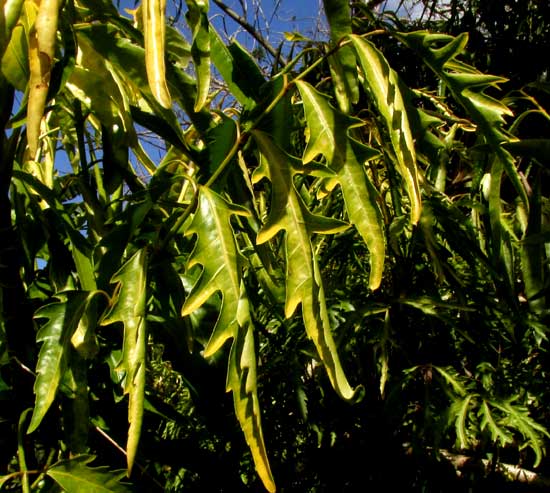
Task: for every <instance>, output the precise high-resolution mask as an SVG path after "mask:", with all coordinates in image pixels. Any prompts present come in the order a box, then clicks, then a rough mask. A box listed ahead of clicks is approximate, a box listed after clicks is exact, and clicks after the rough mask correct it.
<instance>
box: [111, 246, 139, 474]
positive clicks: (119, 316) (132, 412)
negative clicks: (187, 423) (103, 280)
mask: <svg viewBox="0 0 550 493" xmlns="http://www.w3.org/2000/svg"><path fill="white" fill-rule="evenodd" d="M111 283H117V288H116V292H115V296H114V301H113V304H112V306H111V310H110V312H109V313H108V314H107V316H106V317H105V318H104V319H103V320H102V325H107V324H111V323H115V322H122V323H123V324H124V342H123V350H122V360H121V362H120V364H119V366H118V370H120V371H123V372H124V373H125V381H124V393H125V394H128V396H129V403H128V422H129V425H130V426H129V428H128V441H127V444H126V453H127V463H128V475H130V474H131V472H132V466H133V464H134V460H135V457H136V452H137V448H138V444H139V437H140V434H141V423H142V420H143V403H144V396H145V357H146V354H145V353H146V344H147V330H146V318H145V316H146V310H145V304H146V295H147V251H146V249H145V248H142V249H140V250H138V251H137V252H136V253H134V254H133V255H132V257H130V258H129V259H128V260H127V261H126V262H125V263H124V265H123V266H122V267H121V268H120V269H119V270H118V271H117V272H116V273H115V274H114V275H113V277H112V278H111Z"/></svg>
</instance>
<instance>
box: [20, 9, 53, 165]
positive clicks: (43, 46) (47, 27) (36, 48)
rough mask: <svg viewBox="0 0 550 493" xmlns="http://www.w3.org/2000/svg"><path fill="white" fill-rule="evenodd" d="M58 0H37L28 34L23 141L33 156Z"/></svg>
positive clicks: (41, 110)
mask: <svg viewBox="0 0 550 493" xmlns="http://www.w3.org/2000/svg"><path fill="white" fill-rule="evenodd" d="M60 7H61V0H40V6H39V9H38V15H37V16H36V21H35V23H34V28H33V29H32V30H31V33H30V36H29V67H30V80H29V101H28V103H27V143H28V146H29V154H30V157H31V159H34V156H35V154H36V150H37V149H38V138H39V136H40V122H41V121H42V116H43V115H44V108H45V106H46V98H47V96H48V88H49V86H50V76H51V71H52V65H53V58H54V55H55V41H56V36H57V20H58V16H59V8H60Z"/></svg>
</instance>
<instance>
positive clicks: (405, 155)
mask: <svg viewBox="0 0 550 493" xmlns="http://www.w3.org/2000/svg"><path fill="white" fill-rule="evenodd" d="M350 39H351V41H352V45H353V46H354V47H355V50H356V53H357V58H358V60H359V64H360V67H361V69H362V71H363V73H364V79H363V85H364V86H365V88H366V89H367V91H368V92H369V93H370V94H371V97H372V98H373V100H374V103H375V104H376V106H377V108H378V111H379V112H380V114H381V115H382V117H383V119H384V122H385V124H386V128H387V131H388V132H389V134H390V140H391V143H392V147H393V152H394V153H395V158H396V160H397V164H398V167H397V169H398V171H399V173H400V174H401V176H402V177H403V181H404V183H405V189H406V190H407V194H408V196H409V200H410V207H411V221H412V223H413V224H416V223H417V222H418V220H419V219H420V210H421V197H420V188H419V185H418V171H417V168H416V151H415V147H414V142H413V138H412V134H411V130H410V127H409V120H408V117H407V110H406V108H405V102H404V100H403V96H402V95H401V91H400V89H399V81H398V78H397V74H396V73H395V71H394V70H393V69H392V68H391V67H390V65H389V64H388V62H387V60H386V59H385V58H384V55H382V53H380V51H379V50H378V49H377V48H376V47H375V46H374V45H373V44H372V43H371V42H370V41H368V40H366V39H363V38H360V37H359V36H355V35H354V36H350Z"/></svg>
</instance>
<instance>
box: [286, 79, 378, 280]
mask: <svg viewBox="0 0 550 493" xmlns="http://www.w3.org/2000/svg"><path fill="white" fill-rule="evenodd" d="M296 85H297V86H298V89H299V91H300V94H301V96H302V101H303V104H304V111H305V115H306V121H307V125H308V128H309V139H308V142H307V146H306V150H305V151H304V157H303V161H304V162H305V163H308V162H310V161H311V160H312V159H314V158H315V157H316V156H318V155H319V154H322V155H323V156H324V157H325V158H326V159H327V163H328V165H329V166H330V168H331V169H332V170H333V171H334V173H335V175H336V180H337V181H338V183H339V184H340V187H341V188H342V194H343V196H344V202H345V204H346V210H347V212H348V216H349V219H350V221H351V223H352V224H353V225H354V226H355V227H356V228H357V231H358V232H359V234H360V235H361V237H362V238H363V240H364V241H365V243H366V245H367V247H368V249H369V252H370V266H371V271H370V278H369V287H370V288H371V289H377V288H378V287H379V286H380V282H381V281H382V274H383V271H384V258H385V250H386V244H385V235H384V224H383V221H382V214H381V212H380V208H379V207H378V204H377V202H376V200H377V193H376V190H375V188H374V186H373V185H372V184H371V182H370V180H369V178H368V176H367V174H366V173H365V170H364V167H363V164H362V163H359V162H358V160H357V156H356V154H355V152H354V148H353V145H352V140H351V137H350V136H349V131H350V127H352V126H354V125H355V126H357V125H358V124H361V121H360V120H356V119H353V118H350V117H348V116H347V115H344V114H343V113H341V112H340V111H338V110H336V109H335V108H333V107H332V106H330V104H329V102H328V99H327V98H326V97H325V96H323V95H322V94H321V93H319V92H318V91H316V90H315V89H314V88H313V87H312V86H311V85H310V84H308V83H307V82H303V81H298V82H296ZM356 145H359V144H358V143H357V144H356ZM377 155H378V153H377V152H376V151H374V150H371V156H372V157H374V156H377Z"/></svg>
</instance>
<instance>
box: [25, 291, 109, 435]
mask: <svg viewBox="0 0 550 493" xmlns="http://www.w3.org/2000/svg"><path fill="white" fill-rule="evenodd" d="M97 293H98V292H97V291H96V292H86V291H67V292H63V293H59V294H58V295H57V298H58V299H59V301H56V302H54V303H50V304H49V305H46V306H44V307H42V308H41V309H40V310H38V311H37V312H36V314H35V318H37V319H40V318H47V319H48V322H47V323H46V324H44V326H42V328H41V329H40V330H39V331H38V335H37V337H36V340H37V341H38V342H42V343H43V344H42V347H41V348H40V354H39V355H38V363H37V365H36V374H37V375H36V382H35V384H34V393H35V395H36V401H35V406H34V409H33V414H32V419H31V423H30V425H29V429H28V432H27V433H32V432H33V431H34V430H35V429H36V428H38V426H39V425H40V423H41V422H42V419H43V418H44V416H45V415H46V412H47V411H48V409H49V408H50V406H51V405H52V403H53V401H54V399H55V396H56V394H57V390H58V388H59V384H60V382H61V378H62V377H63V374H64V373H65V371H66V369H67V365H68V360H69V351H70V350H71V337H72V336H73V334H74V332H75V330H77V328H78V326H79V324H80V323H81V321H82V318H83V316H84V314H85V312H86V310H87V308H88V306H89V304H90V302H91V301H92V299H93V298H94V296H95V295H96V294H97Z"/></svg>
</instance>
